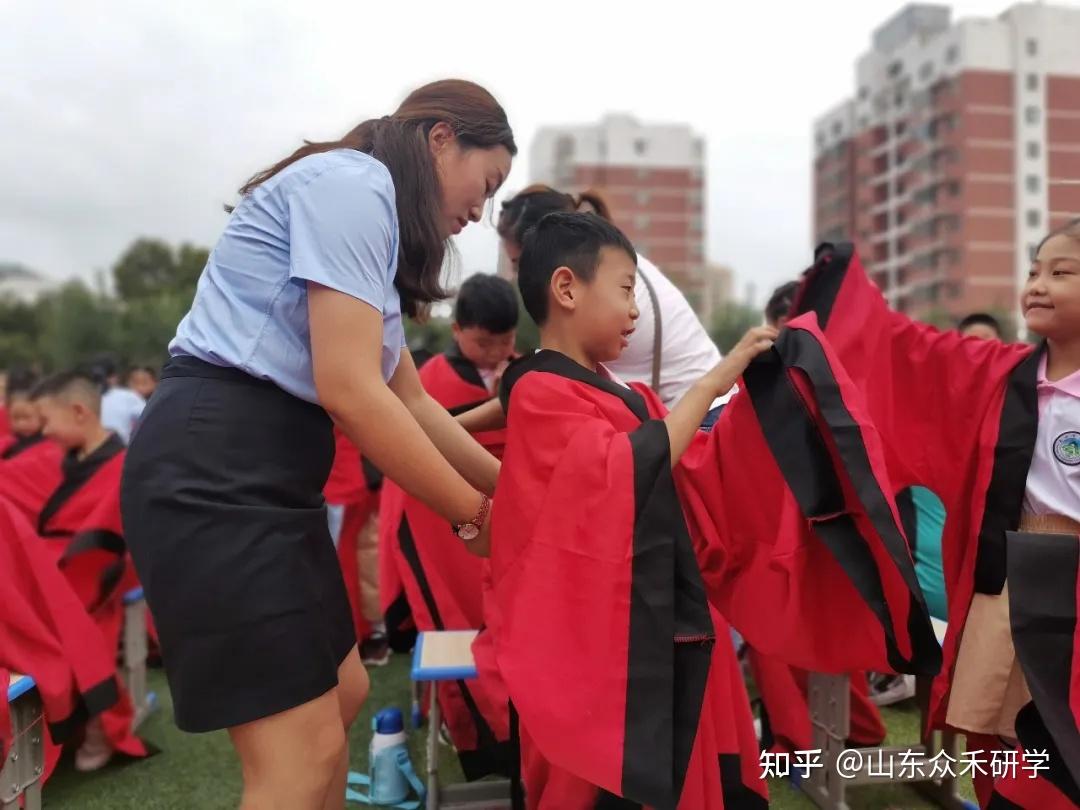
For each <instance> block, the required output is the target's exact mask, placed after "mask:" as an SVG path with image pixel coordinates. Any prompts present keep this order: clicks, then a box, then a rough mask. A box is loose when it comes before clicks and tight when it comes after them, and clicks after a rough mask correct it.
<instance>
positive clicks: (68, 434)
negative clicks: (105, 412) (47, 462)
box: [35, 397, 100, 450]
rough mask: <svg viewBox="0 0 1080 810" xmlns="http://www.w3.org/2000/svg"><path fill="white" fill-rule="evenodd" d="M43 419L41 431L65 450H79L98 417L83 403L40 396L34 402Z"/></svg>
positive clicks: (85, 441)
mask: <svg viewBox="0 0 1080 810" xmlns="http://www.w3.org/2000/svg"><path fill="white" fill-rule="evenodd" d="M35 404H36V405H37V408H38V411H39V412H40V413H41V418H42V420H43V423H44V424H43V425H42V431H41V432H42V433H43V434H44V435H45V436H46V437H47V438H49V439H52V440H53V441H54V442H56V443H57V444H59V445H60V446H61V447H63V448H65V449H67V450H80V449H82V448H83V447H85V446H86V443H87V441H88V439H89V437H90V434H91V433H92V432H93V429H94V427H95V425H96V424H98V423H99V421H100V420H99V417H98V416H97V414H95V413H94V412H93V411H92V410H91V409H90V408H89V407H88V406H87V405H86V404H85V403H83V402H80V401H79V400H76V399H72V400H67V399H64V398H61V397H42V398H41V399H39V400H37V402H36V403H35Z"/></svg>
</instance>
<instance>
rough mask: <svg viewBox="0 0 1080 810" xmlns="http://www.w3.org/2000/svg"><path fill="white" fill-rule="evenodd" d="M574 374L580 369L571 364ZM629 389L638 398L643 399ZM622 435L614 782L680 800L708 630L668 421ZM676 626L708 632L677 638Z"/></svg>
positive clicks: (667, 800) (656, 800)
mask: <svg viewBox="0 0 1080 810" xmlns="http://www.w3.org/2000/svg"><path fill="white" fill-rule="evenodd" d="M557 357H562V355H557ZM567 361H568V362H572V361H569V360H568V358H567ZM573 365H574V366H576V367H577V368H581V366H577V364H576V363H574V364H573ZM581 371H582V372H584V374H585V375H589V377H588V378H586V379H584V380H582V381H583V382H589V383H590V384H595V383H594V382H593V379H591V378H595V379H596V380H601V381H603V382H609V381H607V380H603V378H601V377H599V376H598V375H595V374H589V372H588V371H587V370H585V369H583V368H581ZM574 378H575V379H580V376H578V375H576V373H575V377H574ZM612 385H614V386H615V387H617V388H620V389H621V388H622V386H618V385H617V384H614V383H612ZM625 390H626V389H623V391H625ZM627 393H632V392H627ZM634 396H635V397H636V399H637V401H638V402H640V403H641V405H642V406H644V400H642V399H641V398H640V397H639V396H637V395H634ZM620 399H624V398H623V397H620ZM624 401H625V399H624ZM629 438H630V449H631V452H632V454H633V460H634V536H633V558H632V562H631V582H632V584H631V588H630V637H629V651H628V654H627V669H626V676H627V677H626V681H627V682H626V719H625V730H624V738H623V770H622V778H621V784H620V787H621V792H622V795H623V796H624V797H627V798H630V799H633V800H635V801H641V802H643V803H645V804H649V805H653V806H655V807H659V808H667V807H674V806H675V804H676V803H677V802H678V798H679V795H680V794H681V793H682V788H683V783H684V781H685V779H686V771H687V768H688V767H689V763H690V754H691V751H692V748H693V744H694V738H695V736H696V734H697V729H698V725H699V723H700V718H701V706H702V703H703V702H704V699H705V685H706V682H707V680H708V676H709V666H710V663H711V657H712V647H713V644H714V641H713V640H712V639H713V637H714V632H715V631H714V628H713V624H712V617H711V615H710V613H709V606H708V601H707V599H706V596H705V584H704V582H703V580H702V578H701V571H700V569H699V568H698V565H697V559H696V557H695V555H694V551H693V545H692V541H691V539H690V533H689V530H688V529H687V528H686V523H685V520H684V517H683V513H682V507H681V505H680V502H679V498H678V494H677V492H676V490H675V481H674V478H673V477H672V475H671V446H670V442H669V438H668V432H667V427H666V425H664V423H663V422H661V421H659V420H654V419H649V420H646V421H644V423H643V424H642V425H641V427H639V428H638V429H637V430H635V431H633V432H632V433H630V435H629ZM676 636H685V637H696V638H704V639H707V640H705V641H701V642H687V643H675V637H676ZM665 739H670V740H671V746H670V747H666V746H665V745H664V744H663V740H665Z"/></svg>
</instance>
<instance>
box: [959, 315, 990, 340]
mask: <svg viewBox="0 0 1080 810" xmlns="http://www.w3.org/2000/svg"><path fill="white" fill-rule="evenodd" d="M979 325H981V326H989V327H990V328H991V329H993V330H994V332H995V333H996V334H997V336H998V337H1001V324H1000V323H999V322H998V319H997V318H995V317H994V316H993V315H991V314H990V313H988V312H972V313H971V314H970V315H968V316H966V317H965V318H964V319H963V320H961V321H960V323H958V324H957V325H956V328H957V330H958V331H960V332H963V331H964V330H965V329H967V328H968V327H969V326H979Z"/></svg>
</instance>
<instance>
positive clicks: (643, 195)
mask: <svg viewBox="0 0 1080 810" xmlns="http://www.w3.org/2000/svg"><path fill="white" fill-rule="evenodd" d="M651 199H652V194H650V193H649V192H647V191H639V192H638V193H637V203H638V205H648V204H649V201H650V200H651Z"/></svg>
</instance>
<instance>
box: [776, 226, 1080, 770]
mask: <svg viewBox="0 0 1080 810" xmlns="http://www.w3.org/2000/svg"><path fill="white" fill-rule="evenodd" d="M794 311H795V312H800V313H801V312H814V313H816V315H817V319H818V323H819V324H820V325H821V326H822V328H823V329H824V332H825V335H826V336H827V338H828V340H829V343H830V345H832V346H833V347H834V348H835V350H836V352H837V354H838V356H839V357H840V358H841V360H842V362H843V364H844V367H845V368H846V369H847V370H848V372H849V373H850V374H851V377H852V379H853V381H854V382H855V383H856V385H858V387H859V388H860V389H861V390H862V391H863V392H864V393H865V396H866V400H867V405H868V408H869V411H870V415H871V418H872V419H873V420H874V423H875V424H876V425H877V427H878V429H879V430H880V431H881V434H882V437H883V438H884V440H885V458H886V463H887V465H888V470H889V476H890V478H891V480H892V484H893V486H894V487H895V491H900V490H903V489H905V488H907V487H909V486H913V485H916V484H917V485H921V486H925V487H927V488H928V489H930V490H931V491H933V492H934V493H935V494H936V495H937V496H938V497H939V498H941V500H942V502H943V504H944V506H945V512H946V515H947V519H946V522H945V527H944V532H943V535H942V562H943V567H944V573H945V585H946V591H947V593H948V605H949V627H948V633H947V635H946V637H945V643H944V663H943V666H942V670H941V674H940V676H939V677H938V678H937V679H936V681H935V683H934V689H933V693H932V696H931V712H930V724H931V725H932V726H935V727H944V726H945V718H946V713H947V707H948V700H949V691H950V686H951V682H952V676H953V672H954V669H955V663H956V656H957V653H958V650H959V647H960V637H961V634H962V633H963V629H964V622H965V620H966V618H967V615H968V611H969V608H970V606H971V601H972V597H973V594H975V593H984V594H991V595H995V594H1000V593H1001V592H1002V589H1003V587H1004V584H1005V581H1006V577H1008V581H1009V591H1010V594H1009V598H1010V610H1011V611H1012V612H1013V616H1012V629H1013V644H1014V647H1015V648H1016V651H1017V656H1018V658H1019V660H1020V663H1021V667H1022V668H1023V671H1024V675H1025V678H1026V680H1027V681H1028V685H1029V687H1032V684H1034V683H1038V682H1040V681H1041V680H1043V679H1044V678H1045V673H1044V669H1045V668H1046V667H1047V666H1049V664H1050V662H1051V661H1052V660H1053V661H1057V660H1059V659H1060V657H1061V656H1068V657H1072V650H1073V645H1074V641H1073V630H1072V626H1071V625H1068V626H1062V625H1061V624H1058V625H1057V626H1056V631H1055V632H1056V638H1057V642H1056V645H1057V646H1056V647H1052V649H1054V650H1055V651H1056V652H1055V653H1054V655H1053V656H1050V657H1042V656H1033V655H1031V654H1025V653H1024V650H1025V648H1028V646H1029V642H1028V640H1026V638H1025V636H1027V635H1029V634H1033V633H1034V634H1039V635H1040V637H1045V633H1046V632H1047V628H1046V626H1045V624H1044V625H1043V626H1041V627H1033V626H1032V625H1030V624H1028V623H1023V622H1022V623H1020V624H1019V625H1018V623H1017V621H1018V619H1017V611H1018V609H1019V612H1020V614H1021V615H1023V612H1024V611H1025V610H1028V609H1035V608H1036V607H1037V606H1038V604H1039V603H1040V602H1041V601H1042V597H1040V596H1038V588H1035V589H1028V593H1029V594H1030V596H1029V597H1028V598H1030V599H1032V600H1033V603H1032V605H1030V606H1029V605H1027V604H1025V602H1024V601H1023V600H1022V599H1021V597H1019V596H1018V594H1017V593H1016V592H1015V591H1014V583H1013V579H1014V575H1013V571H1012V568H1013V564H1014V562H1015V560H1014V554H1013V553H1012V548H1013V546H1012V545H1010V546H1009V548H1010V553H1008V554H1006V536H1007V533H1008V532H1010V531H1014V530H1015V529H1016V528H1017V527H1018V525H1019V522H1020V516H1021V511H1022V507H1023V500H1024V494H1025V490H1026V482H1027V474H1028V469H1029V467H1030V464H1031V459H1032V455H1033V453H1034V445H1035V440H1036V437H1037V435H1038V419H1039V413H1038V395H1037V391H1036V378H1037V372H1038V366H1039V361H1040V359H1041V355H1042V352H1043V351H1044V347H1038V348H1037V349H1034V350H1033V347H1031V346H1027V345H1006V344H1003V343H999V342H997V341H985V340H976V339H971V338H963V337H961V336H960V335H959V334H958V333H956V332H940V331H938V330H936V329H934V328H932V327H930V326H926V325H923V324H919V323H916V322H914V321H912V320H910V319H909V318H907V317H905V316H904V315H901V314H899V313H896V312H893V311H891V310H890V309H889V308H888V306H887V305H886V303H885V300H884V298H883V297H882V295H881V293H880V291H878V289H877V287H875V286H874V285H873V284H872V283H871V282H870V280H869V279H868V278H867V276H866V274H865V272H864V270H863V267H862V264H861V262H860V261H859V258H858V256H857V254H856V253H855V251H854V249H853V247H852V246H851V245H850V244H846V243H845V244H837V245H831V244H826V245H822V246H821V247H819V248H818V251H817V257H816V261H815V264H814V266H813V267H811V269H810V270H808V271H807V273H806V277H805V280H804V282H803V286H802V288H801V290H800V293H799V296H798V297H797V299H796V302H795V306H794ZM1025 537H1027V535H1025ZM1031 537H1035V535H1032V536H1031ZM1065 545H1066V547H1067V548H1068V547H1070V546H1071V545H1073V544H1071V543H1066V544H1065ZM1017 549H1018V550H1019V551H1020V552H1021V553H1022V547H1021V546H1020V545H1017ZM1032 564H1033V565H1034V566H1035V570H1036V571H1037V572H1038V573H1035V574H1030V573H1029V574H1028V577H1029V579H1031V578H1033V579H1034V580H1035V581H1037V580H1038V579H1039V578H1040V577H1047V578H1048V577H1050V576H1052V575H1054V573H1055V567H1054V565H1053V563H1052V562H1051V561H1050V558H1047V557H1044V558H1042V559H1041V560H1039V559H1035V560H1032ZM1074 584H1075V583H1074ZM1015 587H1019V588H1023V587H1024V586H1023V585H1022V584H1021V585H1018V586H1015ZM1025 659H1026V660H1025ZM1076 660H1077V662H1078V663H1077V665H1076V669H1075V670H1074V671H1073V672H1074V674H1072V676H1071V683H1075V684H1077V687H1076V688H1074V689H1073V690H1072V692H1070V691H1069V690H1066V691H1065V693H1064V694H1063V695H1059V696H1058V698H1057V699H1056V700H1051V699H1050V697H1048V694H1049V692H1050V691H1053V690H1048V691H1044V692H1042V693H1039V692H1037V690H1036V689H1035V688H1034V687H1032V696H1033V698H1034V702H1035V706H1036V707H1037V712H1036V716H1037V717H1041V719H1042V720H1044V721H1047V725H1048V726H1050V732H1051V733H1052V735H1053V738H1054V740H1055V741H1056V743H1057V745H1058V746H1059V748H1060V749H1061V753H1062V756H1063V757H1065V758H1066V759H1067V765H1068V768H1067V772H1068V773H1069V774H1071V776H1072V777H1073V778H1074V779H1076V778H1077V777H1080V748H1074V747H1072V746H1070V745H1068V744H1067V741H1066V740H1065V739H1064V738H1065V735H1066V734H1069V735H1072V734H1073V733H1075V730H1076V727H1077V722H1078V721H1077V716H1078V712H1076V711H1075V709H1074V710H1073V711H1072V712H1071V713H1065V714H1062V713H1061V712H1060V711H1059V710H1060V708H1061V707H1062V706H1063V705H1067V704H1071V705H1074V706H1075V705H1077V704H1078V703H1080V698H1077V697H1073V698H1071V699H1070V698H1069V697H1068V696H1069V695H1070V694H1072V693H1073V692H1077V693H1080V657H1077V659H1076ZM1055 683H1056V684H1057V685H1058V686H1059V687H1061V688H1064V686H1063V684H1062V683H1061V679H1058V680H1056V681H1055ZM1063 701H1064V702H1063ZM1051 716H1055V717H1060V718H1062V719H1063V720H1064V721H1065V722H1064V725H1061V724H1057V725H1056V726H1055V725H1051V724H1050V723H1049V718H1050V717H1051ZM1029 725H1030V723H1029ZM1066 726H1067V727H1068V728H1066ZM1070 729H1071V730H1070ZM1017 732H1018V734H1019V733H1020V729H1019V728H1018V729H1017ZM1029 734H1030V729H1029ZM1022 781H1023V780H1021V782H1022Z"/></svg>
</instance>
